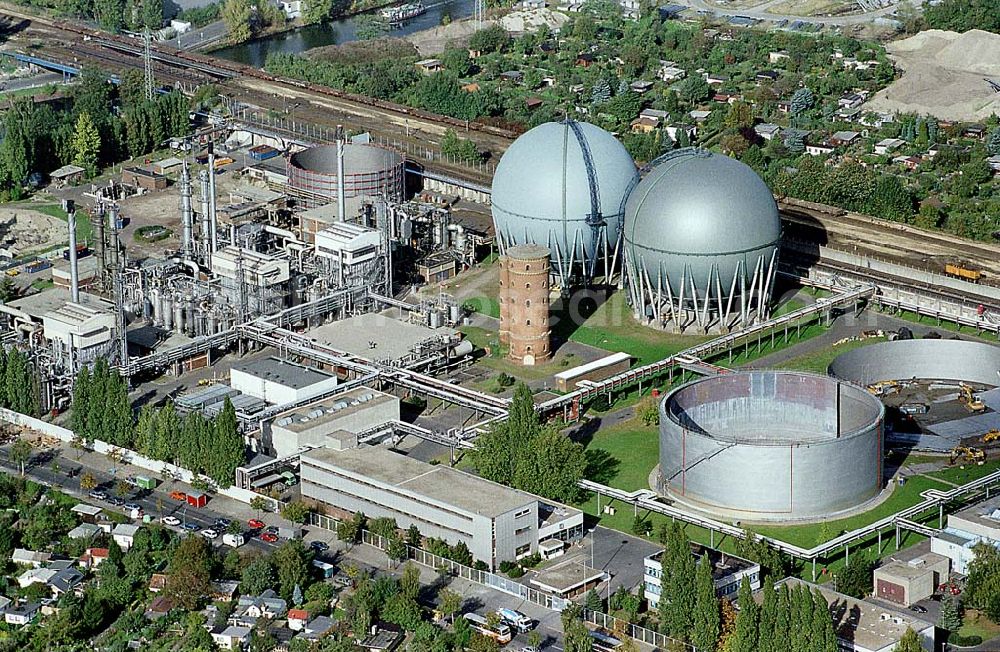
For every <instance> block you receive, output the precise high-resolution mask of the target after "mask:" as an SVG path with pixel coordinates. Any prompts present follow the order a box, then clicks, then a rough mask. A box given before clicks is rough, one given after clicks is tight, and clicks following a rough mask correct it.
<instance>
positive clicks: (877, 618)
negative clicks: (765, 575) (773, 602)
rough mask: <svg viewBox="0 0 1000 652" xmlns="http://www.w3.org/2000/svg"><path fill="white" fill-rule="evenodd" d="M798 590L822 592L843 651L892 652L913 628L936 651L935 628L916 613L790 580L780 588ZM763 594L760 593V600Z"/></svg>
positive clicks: (927, 647)
mask: <svg viewBox="0 0 1000 652" xmlns="http://www.w3.org/2000/svg"><path fill="white" fill-rule="evenodd" d="M782 584H784V585H787V586H788V587H789V588H794V587H796V586H798V585H805V586H806V587H807V588H809V590H810V591H814V592H815V591H818V592H819V594H820V595H821V596H822V597H823V599H824V600H826V603H827V604H828V605H829V606H830V616H831V617H832V618H833V631H834V632H835V633H836V635H837V650H839V651H841V652H892V650H894V649H896V646H897V645H898V644H899V641H900V640H901V639H902V638H903V635H904V634H906V630H907V629H912V630H913V631H914V632H916V633H917V637H918V638H919V639H920V646H921V647H922V648H923V649H924V650H927V652H934V650H935V649H936V648H935V644H934V641H935V639H934V625H933V623H929V622H927V621H925V620H921V619H920V618H916V617H914V614H913V612H907V611H897V610H895V609H890V608H888V607H884V606H882V605H880V604H875V603H874V602H869V601H867V600H858V599H857V598H852V597H851V596H849V595H846V594H844V593H838V592H836V591H834V590H832V589H830V588H829V587H827V586H826V585H823V584H810V583H809V582H805V581H803V580H800V579H797V578H794V577H789V578H786V579H783V580H781V581H780V582H778V585H779V586H780V585H782ZM760 595H761V594H760V592H758V593H757V594H756V596H755V597H757V599H758V600H759V599H761V598H760Z"/></svg>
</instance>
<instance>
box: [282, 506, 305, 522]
mask: <svg viewBox="0 0 1000 652" xmlns="http://www.w3.org/2000/svg"><path fill="white" fill-rule="evenodd" d="M281 517H282V518H284V519H286V520H289V521H291V522H292V523H299V524H302V523H305V522H306V520H307V519H308V518H309V507H307V506H306V504H305V503H304V502H302V501H301V500H293V501H292V502H290V503H288V504H287V505H285V506H284V507H283V508H282V510H281Z"/></svg>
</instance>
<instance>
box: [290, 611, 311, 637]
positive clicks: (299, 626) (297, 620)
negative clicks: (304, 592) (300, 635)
mask: <svg viewBox="0 0 1000 652" xmlns="http://www.w3.org/2000/svg"><path fill="white" fill-rule="evenodd" d="M308 623H309V612H308V611H306V610H305V609H289V610H288V629H291V630H293V631H296V632H301V631H304V630H305V628H306V625H307V624H308Z"/></svg>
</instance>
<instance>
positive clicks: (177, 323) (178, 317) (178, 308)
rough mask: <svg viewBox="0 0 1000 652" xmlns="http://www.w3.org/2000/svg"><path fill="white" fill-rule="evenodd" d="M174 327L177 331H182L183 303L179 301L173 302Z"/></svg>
mask: <svg viewBox="0 0 1000 652" xmlns="http://www.w3.org/2000/svg"><path fill="white" fill-rule="evenodd" d="M174 328H175V329H176V330H177V332H178V333H181V334H183V333H184V304H183V303H181V302H180V301H178V302H176V303H175V304H174Z"/></svg>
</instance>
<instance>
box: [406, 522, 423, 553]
mask: <svg viewBox="0 0 1000 652" xmlns="http://www.w3.org/2000/svg"><path fill="white" fill-rule="evenodd" d="M422 542H423V537H422V536H421V535H420V529H419V528H418V527H417V526H416V525H411V526H410V527H409V528H408V529H407V530H406V545H408V546H411V547H413V548H419V547H420V544H421V543H422Z"/></svg>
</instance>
